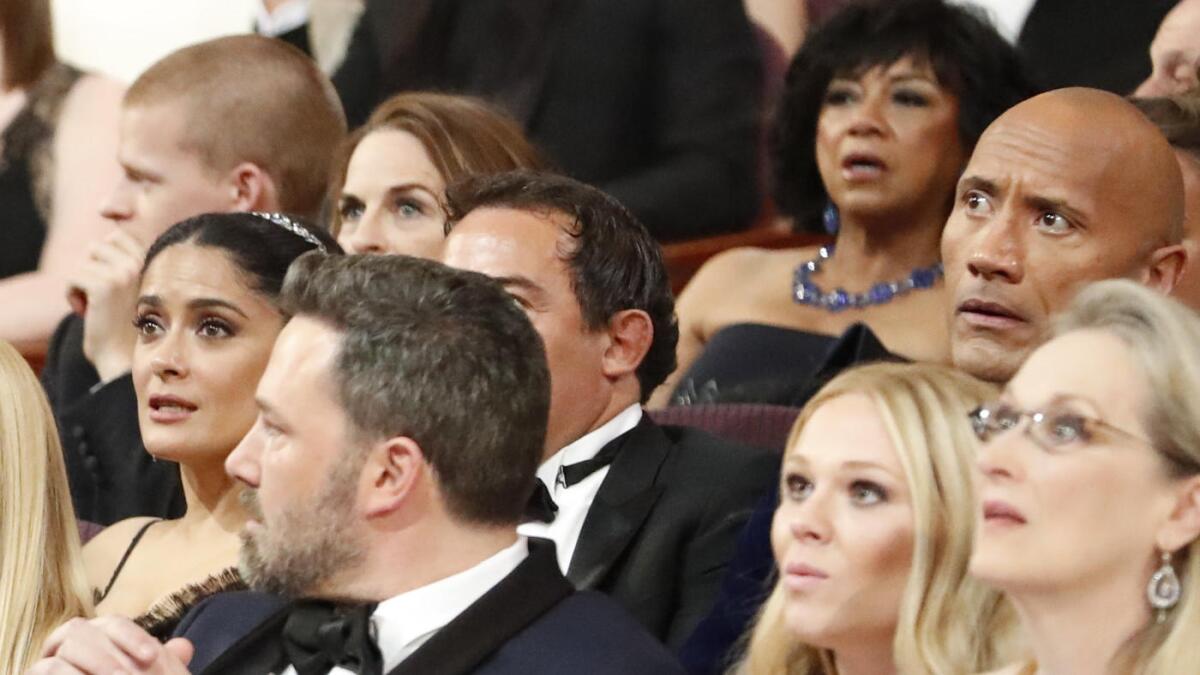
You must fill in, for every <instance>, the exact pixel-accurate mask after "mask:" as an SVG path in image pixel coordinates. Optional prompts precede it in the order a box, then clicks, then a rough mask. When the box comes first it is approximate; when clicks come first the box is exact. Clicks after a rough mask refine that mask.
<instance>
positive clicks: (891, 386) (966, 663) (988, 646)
mask: <svg viewBox="0 0 1200 675" xmlns="http://www.w3.org/2000/svg"><path fill="white" fill-rule="evenodd" d="M847 394H862V395H865V396H867V397H869V398H870V399H871V400H872V401H874V403H875V405H876V406H877V408H878V410H879V414H880V416H881V417H882V418H883V421H884V425H885V426H886V427H887V429H888V431H889V434H890V435H891V438H892V443H893V444H894V445H895V446H896V450H897V451H898V453H899V459H900V464H901V466H902V467H903V468H904V477H905V481H906V483H907V485H908V489H909V493H910V494H911V499H912V511H913V553H912V569H911V571H910V572H909V575H908V583H907V584H906V586H905V590H904V595H903V596H902V599H901V604H900V608H899V616H898V620H897V623H896V625H897V630H896V636H895V641H894V643H893V645H894V647H893V652H894V654H895V659H896V671H897V672H900V673H911V674H922V675H933V674H936V675H952V674H953V675H958V674H960V673H973V672H984V671H988V670H991V669H993V668H996V667H998V666H1001V665H1003V662H1004V660H1005V657H1010V656H1012V654H1011V653H1010V650H1011V648H1012V646H1011V640H1012V638H1011V635H1012V632H1013V630H1014V628H1015V625H1016V622H1015V616H1014V614H1013V612H1012V610H1011V609H1010V607H1009V605H1008V604H1007V603H1006V602H1004V601H1003V600H1002V598H1001V596H1000V594H999V593H998V592H996V591H993V590H990V589H988V588H987V587H985V586H984V585H983V584H980V583H979V582H977V581H975V580H974V579H972V578H970V577H969V576H968V575H967V565H968V562H969V561H970V557H971V544H972V538H973V532H974V524H975V502H974V494H973V489H972V485H973V470H974V461H975V450H976V448H977V447H978V441H977V440H976V438H975V435H974V433H973V432H972V430H971V426H970V424H969V423H968V421H967V415H968V413H969V412H970V411H971V410H972V409H974V408H975V407H976V406H978V405H979V404H980V403H983V402H985V401H987V400H990V399H991V398H993V397H994V396H995V395H996V390H995V388H994V387H993V386H992V385H990V384H987V383H984V382H981V381H979V380H976V379H974V378H972V377H970V376H968V375H966V374H964V373H961V372H959V371H956V370H953V369H951V368H948V367H945V366H939V365H932V364H907V363H905V364H900V363H878V364H871V365H866V366H862V367H859V368H853V369H851V370H847V371H845V372H843V373H841V374H840V375H838V376H837V377H835V378H834V379H833V380H831V381H830V382H829V384H827V385H825V387H824V388H822V389H821V390H820V391H819V392H818V393H817V394H816V396H814V397H813V398H812V400H810V401H809V402H808V403H807V404H806V405H805V406H804V409H803V410H802V411H801V413H800V416H799V418H798V419H797V420H796V424H795V426H794V427H792V432H791V435H790V437H789V438H788V443H787V447H788V448H789V449H790V448H792V447H793V446H794V445H795V444H796V442H797V441H798V440H799V437H800V433H801V431H802V430H803V429H804V426H805V425H806V424H807V423H808V421H809V420H810V419H811V418H812V416H813V413H814V412H815V411H816V410H817V409H818V408H820V407H821V406H822V405H824V404H825V403H828V402H829V401H831V400H833V399H835V398H838V397H840V396H844V395H847ZM784 604H785V597H784V590H783V588H782V586H781V585H779V584H776V586H775V588H774V590H773V591H772V593H771V595H770V597H769V598H768V599H767V602H766V604H765V605H764V606H763V609H762V611H761V613H760V615H759V619H758V622H757V624H756V625H755V627H754V629H753V632H752V633H751V635H750V638H749V643H748V651H747V656H746V659H745V661H744V662H743V664H742V665H741V668H742V669H741V670H738V671H737V672H740V673H752V674H753V675H785V674H787V675H792V674H799V675H836V673H837V669H836V667H835V664H834V663H833V655H832V654H831V653H830V652H829V651H827V650H823V649H818V648H815V647H811V646H808V645H804V644H801V643H799V642H798V641H797V640H796V638H795V637H794V635H793V634H792V633H791V632H790V631H789V630H788V628H787V627H786V625H785V623H784Z"/></svg>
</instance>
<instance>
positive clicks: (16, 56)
mask: <svg viewBox="0 0 1200 675" xmlns="http://www.w3.org/2000/svg"><path fill="white" fill-rule="evenodd" d="M0 45H3V59H4V60H3V63H4V79H3V82H0V86H3V88H4V89H16V88H23V87H28V86H31V85H32V84H33V83H34V82H37V81H38V78H40V77H41V76H42V73H45V72H46V69H47V68H49V67H50V66H51V65H52V64H53V63H54V32H53V29H52V24H51V21H50V0H20V2H0Z"/></svg>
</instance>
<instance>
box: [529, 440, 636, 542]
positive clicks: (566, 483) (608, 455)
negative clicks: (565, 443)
mask: <svg viewBox="0 0 1200 675" xmlns="http://www.w3.org/2000/svg"><path fill="white" fill-rule="evenodd" d="M624 438H625V435H624V434H622V435H621V436H620V437H619V438H618V439H616V440H614V441H612V442H611V443H609V444H608V445H606V446H604V447H603V448H601V449H600V452H597V453H596V456H595V457H593V458H591V459H585V460H583V461H582V462H575V463H574V464H569V465H566V466H562V467H559V469H558V480H557V483H558V484H559V485H562V486H563V487H568V488H569V487H571V486H572V485H576V484H578V483H579V482H580V481H582V480H583V479H584V478H587V477H588V476H590V475H592V474H593V473H596V472H597V471H599V470H600V469H603V468H604V467H606V466H608V465H609V464H612V463H613V460H614V459H616V457H617V453H618V452H620V451H621V446H622V445H623V443H621V440H622V439H624ZM557 515H558V504H555V503H554V498H553V497H551V496H550V490H549V489H548V488H547V487H546V484H545V483H543V482H542V479H540V478H538V479H536V480H535V481H534V486H533V494H531V495H529V503H528V504H526V505H525V519H526V520H527V521H536V522H539V523H553V522H554V518H555V516H557Z"/></svg>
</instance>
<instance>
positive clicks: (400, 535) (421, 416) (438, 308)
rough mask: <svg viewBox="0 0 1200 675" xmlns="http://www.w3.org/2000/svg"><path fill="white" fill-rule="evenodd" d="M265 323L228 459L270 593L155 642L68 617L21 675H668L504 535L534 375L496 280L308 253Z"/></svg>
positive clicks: (601, 605) (629, 623) (528, 432)
mask: <svg viewBox="0 0 1200 675" xmlns="http://www.w3.org/2000/svg"><path fill="white" fill-rule="evenodd" d="M283 305H284V307H285V308H286V309H287V310H288V311H289V312H290V313H291V314H293V316H294V318H293V319H292V320H291V321H290V322H289V323H288V325H287V326H286V327H285V328H284V330H283V332H282V333H281V334H280V336H279V339H278V341H277V343H276V345H275V349H274V351H273V352H272V355H271V360H270V363H269V364H268V366H267V369H266V371H265V372H264V374H263V377H262V380H261V382H260V383H259V387H258V392H257V399H258V402H259V406H260V414H259V419H258V421H257V423H256V424H255V427H254V428H253V429H252V430H251V432H250V433H249V434H247V436H246V438H245V439H244V440H243V442H242V444H241V445H240V446H238V448H237V449H236V450H234V452H233V453H232V454H231V455H230V456H229V458H228V460H227V461H226V470H227V471H228V472H229V474H230V475H231V476H233V477H234V478H236V479H237V480H239V481H241V482H242V483H243V484H244V485H245V488H246V493H245V494H246V497H245V501H246V503H247V504H248V506H249V507H250V511H251V512H252V513H253V514H255V515H254V517H253V519H252V520H251V521H250V522H249V523H247V525H246V527H245V530H244V531H243V539H244V546H243V550H242V553H243V556H242V557H243V560H242V562H243V567H244V568H245V569H244V574H245V576H246V578H247V579H248V580H249V581H250V583H251V585H252V586H254V587H255V588H257V589H261V590H266V591H270V592H271V593H273V594H271V595H268V594H265V593H262V592H257V593H234V594H225V595H218V596H215V597H213V598H211V599H210V600H209V601H207V602H206V603H204V604H202V605H200V606H199V607H197V608H196V610H194V611H193V613H192V614H191V615H189V616H188V617H187V618H185V620H184V622H183V623H182V624H181V626H180V629H179V632H180V635H181V636H182V637H183V638H187V640H182V639H176V640H173V641H172V642H169V643H168V644H167V645H165V646H163V645H158V644H157V643H156V642H154V641H153V640H152V639H151V638H149V637H148V636H146V635H145V634H144V633H141V632H140V630H139V629H137V628H136V627H135V626H133V625H132V624H130V623H129V622H127V621H124V620H121V619H117V618H113V617H104V618H101V619H96V620H93V621H91V622H87V621H83V620H76V621H74V622H71V623H68V624H67V625H65V626H64V627H63V628H61V629H60V630H59V631H58V632H56V633H55V634H54V635H53V636H52V637H51V638H50V639H49V640H48V642H47V644H46V646H45V654H46V657H47V658H45V659H43V660H42V661H41V662H39V663H38V664H37V665H36V666H35V667H34V669H33V671H32V672H33V673H59V672H69V673H110V672H115V671H117V670H120V671H122V672H129V673H141V672H145V673H185V672H188V671H187V669H186V667H185V664H186V663H188V662H189V660H190V666H191V669H192V672H203V673H222V674H226V675H237V674H239V673H244V674H246V675H250V674H252V673H253V674H261V673H268V672H270V673H282V674H284V675H292V674H293V673H296V674H298V675H316V674H318V673H319V674H321V675H324V674H325V673H339V674H340V673H344V672H347V671H349V672H357V673H362V674H364V675H366V674H368V673H369V674H371V675H379V674H381V673H390V674H395V675H400V674H403V673H430V672H437V673H446V674H453V673H495V674H501V673H538V672H572V673H583V674H588V673H596V674H610V673H611V674H613V675H616V674H617V673H643V672H644V673H672V672H680V671H679V667H678V666H677V665H676V664H675V663H674V662H673V660H672V658H671V656H670V655H669V654H668V653H667V652H666V651H665V650H664V649H663V648H662V647H661V646H659V645H658V644H657V643H655V642H654V641H653V639H652V638H650V637H649V636H648V635H646V634H645V633H643V632H642V631H641V629H640V628H639V627H638V626H637V624H636V623H635V622H634V621H633V619H632V618H630V617H628V616H627V615H625V614H624V613H623V611H622V610H621V609H620V608H619V607H618V606H616V605H615V604H614V603H612V601H610V600H608V599H607V598H605V597H603V596H600V595H598V594H594V593H587V592H579V593H577V592H575V591H574V589H573V588H572V586H571V585H570V583H569V582H567V580H566V579H565V578H564V577H563V576H562V574H561V573H560V572H559V571H558V567H557V564H556V558H555V553H554V546H553V544H551V543H550V542H548V541H544V540H536V539H526V538H524V537H521V536H518V535H517V533H516V531H515V528H516V525H517V523H518V522H519V521H520V519H521V516H522V513H523V512H524V510H525V507H526V504H527V502H528V496H529V494H530V492H531V491H532V486H533V481H534V474H535V471H536V469H537V465H538V462H539V460H540V457H541V453H542V445H543V442H544V439H545V430H546V416H547V410H548V407H549V376H548V374H547V366H546V359H545V353H544V350H543V348H542V346H541V345H542V343H541V340H539V339H538V337H537V333H536V332H534V330H533V327H532V326H531V325H530V323H529V322H528V320H526V319H525V317H524V316H523V314H522V312H521V311H520V309H518V307H517V306H516V304H515V303H514V302H513V301H512V298H511V297H510V296H508V295H507V294H506V293H505V292H504V291H503V289H502V288H501V287H500V286H499V285H498V284H496V283H494V282H492V281H490V280H487V279H486V278H485V277H483V276H481V275H478V274H472V273H465V272H456V271H452V270H450V269H448V268H446V267H443V266H441V265H439V264H437V263H432V262H427V261H420V260H415V259H411V258H405V257H371V258H364V257H360V256H349V257H322V256H307V257H305V258H302V259H300V260H299V261H298V262H297V263H296V266H295V268H293V270H292V271H291V272H290V273H289V276H288V279H287V282H286V283H285V288H284V291H283ZM279 596H282V597H284V598H287V599H288V601H287V602H284V601H282V600H280V599H279ZM193 645H194V648H193ZM193 649H194V655H193Z"/></svg>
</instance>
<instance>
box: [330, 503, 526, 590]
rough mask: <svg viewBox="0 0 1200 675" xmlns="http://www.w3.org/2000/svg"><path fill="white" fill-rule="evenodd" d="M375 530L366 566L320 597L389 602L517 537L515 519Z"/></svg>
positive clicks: (494, 551) (470, 564) (472, 564)
mask: <svg viewBox="0 0 1200 675" xmlns="http://www.w3.org/2000/svg"><path fill="white" fill-rule="evenodd" d="M375 534H376V536H377V542H376V545H375V546H374V547H373V548H372V550H371V551H370V553H369V554H368V556H367V559H366V560H364V561H363V564H362V565H360V566H356V568H355V570H354V571H353V573H352V574H350V575H347V577H346V578H344V579H339V580H335V581H334V582H333V583H331V584H329V585H328V586H327V588H325V589H322V590H321V591H320V592H319V593H318V595H320V596H322V597H342V598H355V599H361V600H373V601H382V600H386V599H388V598H392V597H395V596H397V595H400V594H401V593H407V592H408V591H412V590H415V589H418V588H422V587H424V586H428V585H429V584H432V583H434V582H436V581H441V580H442V579H445V578H447V577H451V576H454V575H455V574H458V573H460V572H465V571H466V570H469V569H471V568H472V567H475V566H476V565H478V564H479V563H481V562H483V561H484V560H487V559H488V558H490V557H492V556H494V555H496V554H497V553H499V552H500V551H503V550H504V549H506V548H508V547H510V546H512V545H513V544H514V543H516V541H517V532H516V524H515V523H513V524H511V525H504V526H482V525H470V524H462V523H451V522H449V521H448V520H440V521H439V523H437V524H434V523H428V522H427V523H423V524H420V525H415V526H411V527H409V528H406V529H405V530H403V531H391V532H379V533H375Z"/></svg>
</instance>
